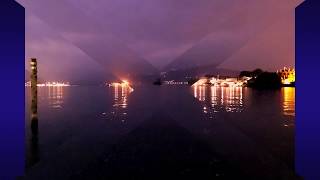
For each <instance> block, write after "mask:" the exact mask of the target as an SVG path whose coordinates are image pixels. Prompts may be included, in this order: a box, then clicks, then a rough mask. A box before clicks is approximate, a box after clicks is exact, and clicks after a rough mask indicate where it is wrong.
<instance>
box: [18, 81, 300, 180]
mask: <svg viewBox="0 0 320 180" xmlns="http://www.w3.org/2000/svg"><path fill="white" fill-rule="evenodd" d="M30 110H31V96H30V89H29V88H26V119H25V121H26V157H27V158H26V176H25V177H23V178H21V179H106V178H108V179H123V178H127V179H143V178H153V179H157V178H164V177H168V175H170V177H177V178H190V177H193V178H199V179H209V178H210V179H212V178H217V179H231V178H235V177H237V178H240V177H242V178H243V177H245V178H247V179H296V178H297V177H296V176H295V172H294V128H295V122H294V121H295V88H290V87H286V88H282V89H281V90H272V91H271V90H269V91H258V90H253V89H250V88H226V87H211V86H197V87H190V86H137V87H135V88H134V90H133V89H131V88H129V87H122V86H118V87H102V86H101V87H98V86H70V87H39V88H38V114H37V119H36V120H35V119H34V118H31V111H30Z"/></svg>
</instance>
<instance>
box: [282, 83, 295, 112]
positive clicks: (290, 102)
mask: <svg viewBox="0 0 320 180" xmlns="http://www.w3.org/2000/svg"><path fill="white" fill-rule="evenodd" d="M281 91H282V98H283V99H282V108H283V114H284V115H286V116H295V88H294V87H284V88H282V90H281Z"/></svg>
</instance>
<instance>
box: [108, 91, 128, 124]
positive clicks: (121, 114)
mask: <svg viewBox="0 0 320 180" xmlns="http://www.w3.org/2000/svg"><path fill="white" fill-rule="evenodd" d="M110 88H112V91H113V95H114V98H113V109H112V111H111V112H109V113H105V115H106V116H107V118H108V119H110V120H120V121H122V122H125V121H126V117H127V114H128V112H127V107H128V96H129V94H130V93H131V92H133V89H132V88H131V87H130V86H128V85H115V86H112V87H110Z"/></svg>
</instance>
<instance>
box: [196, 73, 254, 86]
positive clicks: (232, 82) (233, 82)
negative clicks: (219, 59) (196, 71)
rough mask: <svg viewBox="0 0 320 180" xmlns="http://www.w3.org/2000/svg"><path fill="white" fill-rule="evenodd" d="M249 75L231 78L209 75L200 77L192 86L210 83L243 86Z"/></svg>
mask: <svg viewBox="0 0 320 180" xmlns="http://www.w3.org/2000/svg"><path fill="white" fill-rule="evenodd" d="M250 79H252V78H251V77H245V76H244V77H242V78H233V77H226V78H220V77H211V78H207V77H204V78H200V79H199V80H198V81H197V82H196V83H194V84H193V86H202V85H210V86H217V87H242V86H245V85H246V84H247V83H248V81H249V80H250Z"/></svg>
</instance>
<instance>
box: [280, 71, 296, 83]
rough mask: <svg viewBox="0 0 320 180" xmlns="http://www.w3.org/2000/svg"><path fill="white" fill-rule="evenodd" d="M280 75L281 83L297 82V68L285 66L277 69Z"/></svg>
mask: <svg viewBox="0 0 320 180" xmlns="http://www.w3.org/2000/svg"><path fill="white" fill-rule="evenodd" d="M277 73H278V75H279V76H280V77H281V83H282V84H284V85H292V84H294V83H295V81H296V79H295V75H296V73H295V70H294V69H291V68H286V67H284V68H283V69H281V70H278V71H277Z"/></svg>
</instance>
